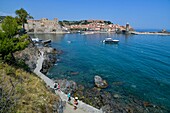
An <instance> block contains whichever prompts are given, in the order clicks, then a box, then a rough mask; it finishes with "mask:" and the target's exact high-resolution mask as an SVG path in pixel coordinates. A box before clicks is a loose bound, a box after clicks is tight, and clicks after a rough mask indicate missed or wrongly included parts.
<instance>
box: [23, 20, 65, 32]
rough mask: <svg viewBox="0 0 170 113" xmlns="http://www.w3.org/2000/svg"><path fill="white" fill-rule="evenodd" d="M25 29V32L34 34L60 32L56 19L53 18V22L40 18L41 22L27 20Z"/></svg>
mask: <svg viewBox="0 0 170 113" xmlns="http://www.w3.org/2000/svg"><path fill="white" fill-rule="evenodd" d="M25 29H26V30H27V32H34V33H51V32H54V33H55V32H62V29H61V26H60V25H59V24H58V19H57V18H54V19H53V20H48V19H47V18H42V19H41V20H27V24H25Z"/></svg>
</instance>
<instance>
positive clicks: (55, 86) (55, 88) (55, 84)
mask: <svg viewBox="0 0 170 113" xmlns="http://www.w3.org/2000/svg"><path fill="white" fill-rule="evenodd" d="M57 87H58V85H57V83H56V82H54V90H57Z"/></svg>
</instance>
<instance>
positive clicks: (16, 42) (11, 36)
mask: <svg viewBox="0 0 170 113" xmlns="http://www.w3.org/2000/svg"><path fill="white" fill-rule="evenodd" d="M18 26H19V25H18V23H17V20H16V18H13V17H11V16H7V17H6V18H5V19H4V20H3V22H2V30H0V59H1V60H3V61H5V62H8V63H16V62H15V58H14V56H13V53H14V52H16V51H20V50H23V49H24V48H25V47H27V45H28V44H29V41H28V38H29V36H28V35H27V34H25V35H21V36H19V34H18V31H19V29H18Z"/></svg>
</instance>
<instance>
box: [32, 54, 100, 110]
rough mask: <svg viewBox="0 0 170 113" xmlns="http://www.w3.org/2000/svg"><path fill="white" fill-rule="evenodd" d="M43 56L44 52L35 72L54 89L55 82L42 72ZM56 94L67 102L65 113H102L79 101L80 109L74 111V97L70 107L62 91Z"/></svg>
mask: <svg viewBox="0 0 170 113" xmlns="http://www.w3.org/2000/svg"><path fill="white" fill-rule="evenodd" d="M43 54H44V52H42V51H41V55H40V57H39V59H38V60H37V65H36V68H35V70H34V73H35V74H37V75H38V76H39V77H40V78H41V79H42V80H44V82H45V83H46V84H47V85H48V86H50V87H51V88H53V83H54V82H53V81H52V80H51V79H50V78H48V77H47V76H45V75H44V74H42V73H41V72H40V70H41V68H42V64H43V61H44V58H43ZM55 93H56V94H57V95H59V96H60V98H61V99H62V101H66V109H65V110H64V113H102V111H101V110H99V109H97V108H94V107H92V106H90V105H88V104H85V103H84V102H82V101H78V109H77V110H74V109H73V100H74V98H73V97H71V104H72V105H70V104H68V103H67V95H66V94H65V93H63V92H62V91H55Z"/></svg>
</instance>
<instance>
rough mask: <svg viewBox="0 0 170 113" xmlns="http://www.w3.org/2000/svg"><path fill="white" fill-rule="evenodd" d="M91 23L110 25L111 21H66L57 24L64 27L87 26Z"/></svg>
mask: <svg viewBox="0 0 170 113" xmlns="http://www.w3.org/2000/svg"><path fill="white" fill-rule="evenodd" d="M93 22H98V23H104V24H112V22H111V21H97V20H94V21H88V20H80V21H68V20H63V21H59V24H60V25H61V26H64V25H87V24H90V23H93Z"/></svg>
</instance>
